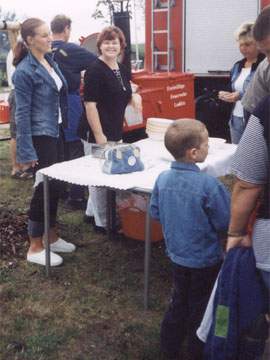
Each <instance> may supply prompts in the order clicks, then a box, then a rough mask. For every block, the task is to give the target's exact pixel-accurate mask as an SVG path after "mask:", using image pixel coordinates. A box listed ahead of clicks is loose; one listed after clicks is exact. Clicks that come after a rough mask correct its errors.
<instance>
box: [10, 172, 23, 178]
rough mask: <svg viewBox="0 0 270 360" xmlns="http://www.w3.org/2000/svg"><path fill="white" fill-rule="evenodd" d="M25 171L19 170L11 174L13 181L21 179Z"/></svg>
mask: <svg viewBox="0 0 270 360" xmlns="http://www.w3.org/2000/svg"><path fill="white" fill-rule="evenodd" d="M22 173H23V171H22V170H17V171H15V173H11V174H10V177H11V178H12V179H21V175H22Z"/></svg>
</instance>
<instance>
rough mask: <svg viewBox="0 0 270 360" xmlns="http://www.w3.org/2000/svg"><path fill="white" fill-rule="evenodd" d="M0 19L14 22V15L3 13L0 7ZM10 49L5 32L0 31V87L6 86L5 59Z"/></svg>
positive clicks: (8, 12)
mask: <svg viewBox="0 0 270 360" xmlns="http://www.w3.org/2000/svg"><path fill="white" fill-rule="evenodd" d="M0 19H1V20H6V21H16V14H15V13H14V12H11V11H7V12H5V11H3V10H2V8H1V7H0ZM9 49H10V42H9V38H8V33H7V31H0V86H1V85H7V82H6V80H4V79H5V77H6V75H5V73H6V57H7V54H8V52H9Z"/></svg>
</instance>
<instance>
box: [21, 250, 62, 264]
mask: <svg viewBox="0 0 270 360" xmlns="http://www.w3.org/2000/svg"><path fill="white" fill-rule="evenodd" d="M50 258H51V266H58V265H61V264H62V262H63V259H62V258H61V256H59V255H57V254H55V253H53V252H52V251H51V252H50ZM26 260H27V261H29V262H32V263H35V264H39V265H43V266H45V265H46V251H45V249H44V250H42V251H39V252H37V253H30V254H29V253H28V254H27V257H26Z"/></svg>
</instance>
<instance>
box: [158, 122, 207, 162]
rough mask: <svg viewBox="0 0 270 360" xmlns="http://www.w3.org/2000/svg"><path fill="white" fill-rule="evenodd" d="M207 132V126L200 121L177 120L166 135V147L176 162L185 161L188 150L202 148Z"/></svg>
mask: <svg viewBox="0 0 270 360" xmlns="http://www.w3.org/2000/svg"><path fill="white" fill-rule="evenodd" d="M205 131H206V127H205V125H204V124H203V123H202V122H200V121H198V120H194V119H179V120H175V121H174V122H173V123H172V124H171V125H170V126H169V127H168V129H167V131H166V133H165V139H164V142H165V146H166V148H167V150H168V151H169V152H170V153H171V154H172V156H173V157H174V158H175V159H176V160H179V159H183V158H184V157H185V155H186V151H187V150H190V149H192V148H196V149H198V148H199V147H200V145H201V143H202V134H203V133H204V132H205Z"/></svg>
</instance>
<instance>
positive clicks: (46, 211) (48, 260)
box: [43, 175, 51, 276]
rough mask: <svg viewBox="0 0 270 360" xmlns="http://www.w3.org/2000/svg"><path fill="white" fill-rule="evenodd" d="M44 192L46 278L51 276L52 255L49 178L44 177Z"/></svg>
mask: <svg viewBox="0 0 270 360" xmlns="http://www.w3.org/2000/svg"><path fill="white" fill-rule="evenodd" d="M43 191H44V242H45V253H46V276H50V266H51V254H50V244H49V229H50V212H49V206H50V205H49V196H50V189H49V178H48V176H46V175H43Z"/></svg>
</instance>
